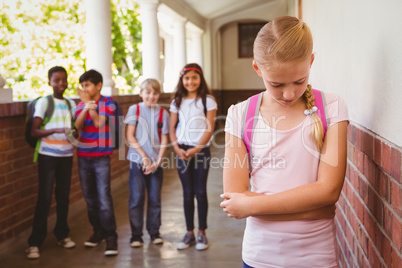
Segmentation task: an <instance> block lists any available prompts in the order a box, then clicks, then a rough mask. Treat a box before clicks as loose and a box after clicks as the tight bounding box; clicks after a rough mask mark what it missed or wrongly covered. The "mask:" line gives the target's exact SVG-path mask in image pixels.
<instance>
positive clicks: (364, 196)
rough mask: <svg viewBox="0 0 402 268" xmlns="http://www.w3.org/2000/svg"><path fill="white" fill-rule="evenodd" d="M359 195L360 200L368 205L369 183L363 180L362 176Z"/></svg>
mask: <svg viewBox="0 0 402 268" xmlns="http://www.w3.org/2000/svg"><path fill="white" fill-rule="evenodd" d="M358 190H359V195H360V198H361V199H363V202H364V203H365V204H367V202H368V196H367V191H368V186H367V183H366V182H365V181H364V180H363V178H362V177H361V176H359V187H358Z"/></svg>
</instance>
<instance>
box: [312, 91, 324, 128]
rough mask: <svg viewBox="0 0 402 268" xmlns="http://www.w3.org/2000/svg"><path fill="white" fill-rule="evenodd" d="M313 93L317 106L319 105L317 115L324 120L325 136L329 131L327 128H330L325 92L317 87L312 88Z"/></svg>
mask: <svg viewBox="0 0 402 268" xmlns="http://www.w3.org/2000/svg"><path fill="white" fill-rule="evenodd" d="M312 91H313V94H314V102H315V106H316V107H317V109H318V110H317V115H318V117H319V118H320V119H321V122H322V127H323V129H324V136H325V133H327V128H328V124H327V117H326V114H327V113H326V111H325V109H326V107H325V106H326V101H325V96H324V94H323V93H322V92H321V91H319V90H317V89H312Z"/></svg>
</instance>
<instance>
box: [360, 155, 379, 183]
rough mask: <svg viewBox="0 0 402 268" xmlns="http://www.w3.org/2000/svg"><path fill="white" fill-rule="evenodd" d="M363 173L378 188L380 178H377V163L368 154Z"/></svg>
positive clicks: (365, 157) (365, 158)
mask: <svg viewBox="0 0 402 268" xmlns="http://www.w3.org/2000/svg"><path fill="white" fill-rule="evenodd" d="M363 163H364V167H363V175H364V177H366V179H367V180H368V181H369V182H370V184H371V185H372V186H373V187H374V188H375V189H378V183H379V180H378V179H377V178H376V171H377V168H376V164H375V163H374V161H373V160H371V159H370V158H369V157H368V156H367V155H365V156H364V162H363Z"/></svg>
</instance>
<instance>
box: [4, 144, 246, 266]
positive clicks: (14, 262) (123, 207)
mask: <svg viewBox="0 0 402 268" xmlns="http://www.w3.org/2000/svg"><path fill="white" fill-rule="evenodd" d="M215 140H216V139H215ZM217 140H219V141H220V142H219V143H220V144H221V145H220V146H212V147H211V150H212V157H214V158H215V159H216V160H215V161H216V163H215V164H214V165H213V166H212V167H211V169H210V173H209V178H208V198H209V213H208V225H209V227H208V229H207V237H208V239H209V243H210V247H209V249H208V250H205V251H196V250H195V248H194V247H191V248H189V249H187V250H183V251H178V250H177V249H176V244H177V242H179V241H180V240H181V238H182V236H183V235H184V234H185V231H186V228H185V221H184V213H183V206H182V188H181V183H180V180H179V178H178V175H177V171H176V170H175V169H168V170H166V171H165V174H164V175H165V176H164V184H163V193H162V226H161V230H160V231H161V235H162V237H163V238H164V240H165V243H164V244H163V245H161V246H156V245H153V244H151V243H149V236H148V234H147V233H146V231H145V230H144V241H145V243H144V246H143V247H142V248H136V249H133V248H131V247H130V246H129V239H130V225H129V221H128V187H127V181H128V174H127V175H126V176H124V177H122V178H120V179H119V180H117V181H116V182H114V183H113V198H114V207H115V213H116V220H117V226H118V227H117V232H118V235H119V240H118V244H119V255H118V256H117V257H105V256H104V255H103V252H104V249H105V244H104V243H103V244H101V245H99V246H98V247H96V248H92V249H88V248H85V247H84V246H83V243H84V241H85V240H86V239H87V238H88V237H89V236H90V234H91V232H92V231H91V226H90V224H89V222H88V217H87V214H86V205H85V203H84V202H78V203H76V204H74V205H72V206H71V208H70V218H69V224H70V229H71V232H70V236H71V237H72V239H73V240H74V241H75V242H76V243H77V247H76V248H74V249H71V250H68V249H63V248H61V247H59V246H57V244H56V239H55V237H54V236H53V234H52V233H51V231H52V228H53V227H54V217H51V218H49V227H48V229H49V234H48V236H47V238H46V241H45V244H44V245H43V246H42V248H41V257H40V259H38V260H28V259H26V257H25V253H24V251H25V249H26V247H27V244H26V240H27V238H28V235H29V232H30V230H28V231H26V232H24V233H23V234H21V235H20V236H19V237H18V238H16V239H12V240H10V241H8V242H6V244H3V245H2V246H1V248H0V267H3V268H6V267H7V268H8V267H52V268H54V267H58V268H62V267H118V268H123V267H152V268H158V267H177V268H187V267H191V268H198V267H202V268H206V267H208V268H215V267H216V268H222V267H233V268H234V267H242V260H241V241H242V236H243V229H244V225H245V221H244V220H235V219H229V218H228V217H227V216H226V214H225V213H223V212H222V210H221V208H220V207H219V203H220V202H221V198H220V197H219V195H220V193H222V168H220V167H219V166H220V165H219V164H217V159H221V158H222V157H223V154H224V152H223V151H224V149H223V148H217V147H223V146H222V144H223V139H222V137H220V139H217ZM168 153H172V152H171V151H169V152H168ZM195 222H197V219H196V218H195Z"/></svg>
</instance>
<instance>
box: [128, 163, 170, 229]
mask: <svg viewBox="0 0 402 268" xmlns="http://www.w3.org/2000/svg"><path fill="white" fill-rule="evenodd" d="M162 182H163V169H162V168H161V167H159V168H157V169H156V170H155V171H154V172H152V173H151V174H148V175H145V174H144V172H143V171H142V165H141V164H139V163H135V162H130V175H129V187H130V197H129V200H128V215H129V217H130V226H131V235H132V236H142V229H143V225H144V203H145V191H146V192H147V196H148V203H147V220H146V227H147V231H148V233H149V234H150V235H156V234H159V227H160V226H161V190H162Z"/></svg>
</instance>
